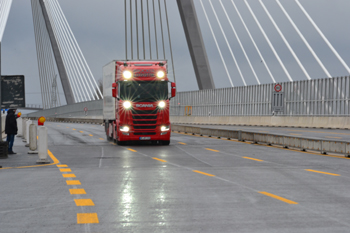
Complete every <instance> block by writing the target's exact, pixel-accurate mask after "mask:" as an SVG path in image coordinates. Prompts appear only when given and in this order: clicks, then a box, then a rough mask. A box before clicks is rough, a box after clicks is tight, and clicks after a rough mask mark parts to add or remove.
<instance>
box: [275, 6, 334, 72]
mask: <svg viewBox="0 0 350 233" xmlns="http://www.w3.org/2000/svg"><path fill="white" fill-rule="evenodd" d="M276 2H277V3H278V5H279V6H280V7H281V9H282V11H283V13H284V14H285V16H286V17H287V18H288V20H289V22H290V23H291V24H292V26H293V27H294V29H295V30H296V31H297V33H298V34H299V36H300V38H301V39H302V40H303V42H304V43H305V45H306V47H307V48H308V49H309V51H310V52H311V54H312V55H313V56H314V58H315V59H316V61H317V62H318V64H319V65H320V66H321V68H322V70H323V71H324V72H325V74H326V75H327V78H331V77H332V75H331V74H330V73H329V72H328V70H327V69H326V67H325V66H324V65H323V63H322V61H321V60H320V58H319V57H318V56H317V54H316V53H315V51H314V50H313V49H312V47H311V46H310V44H309V43H308V41H307V40H306V39H305V37H304V35H303V34H302V33H301V32H300V30H299V28H298V27H297V25H296V24H295V23H294V21H293V20H292V18H291V17H290V16H289V14H288V12H287V11H286V10H285V8H284V7H283V5H282V4H281V3H280V1H279V0H276Z"/></svg>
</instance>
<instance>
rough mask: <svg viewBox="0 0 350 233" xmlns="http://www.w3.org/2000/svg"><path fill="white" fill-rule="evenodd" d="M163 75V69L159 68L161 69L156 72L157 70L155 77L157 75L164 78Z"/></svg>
mask: <svg viewBox="0 0 350 233" xmlns="http://www.w3.org/2000/svg"><path fill="white" fill-rule="evenodd" d="M164 76H165V73H164V71H162V70H161V71H158V72H157V77H158V78H164Z"/></svg>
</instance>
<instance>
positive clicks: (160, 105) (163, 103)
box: [158, 101, 166, 108]
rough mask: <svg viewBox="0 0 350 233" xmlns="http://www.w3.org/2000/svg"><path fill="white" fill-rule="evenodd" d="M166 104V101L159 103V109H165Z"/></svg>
mask: <svg viewBox="0 0 350 233" xmlns="http://www.w3.org/2000/svg"><path fill="white" fill-rule="evenodd" d="M165 105H166V104H165V102H164V101H160V102H159V103H158V107H159V108H164V107H165Z"/></svg>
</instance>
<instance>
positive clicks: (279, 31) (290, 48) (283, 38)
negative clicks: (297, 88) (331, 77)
mask: <svg viewBox="0 0 350 233" xmlns="http://www.w3.org/2000/svg"><path fill="white" fill-rule="evenodd" d="M259 2H260V4H261V6H262V7H263V8H264V10H265V12H266V14H267V16H268V17H269V18H270V20H271V22H272V24H273V25H274V27H275V28H276V30H277V32H278V34H280V36H281V38H282V40H283V42H284V43H285V45H286V46H287V47H288V49H289V51H290V52H291V54H292V55H293V57H294V59H295V60H296V61H297V63H298V65H299V66H300V68H301V70H302V71H303V72H304V74H305V76H306V78H307V79H308V80H311V77H310V75H309V73H308V72H307V71H306V69H305V67H304V66H303V64H302V63H301V62H300V60H299V58H298V56H297V55H296V54H295V52H294V50H293V48H292V47H291V46H290V44H289V43H288V41H287V39H286V38H285V36H284V35H283V33H282V31H281V30H280V28H279V27H278V25H277V24H276V22H275V20H274V19H273V17H272V15H271V14H270V12H269V11H268V9H267V8H266V6H265V4H264V3H263V2H262V0H259Z"/></svg>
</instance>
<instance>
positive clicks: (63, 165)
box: [56, 164, 68, 167]
mask: <svg viewBox="0 0 350 233" xmlns="http://www.w3.org/2000/svg"><path fill="white" fill-rule="evenodd" d="M56 166H57V167H68V165H66V164H58V165H56Z"/></svg>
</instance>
